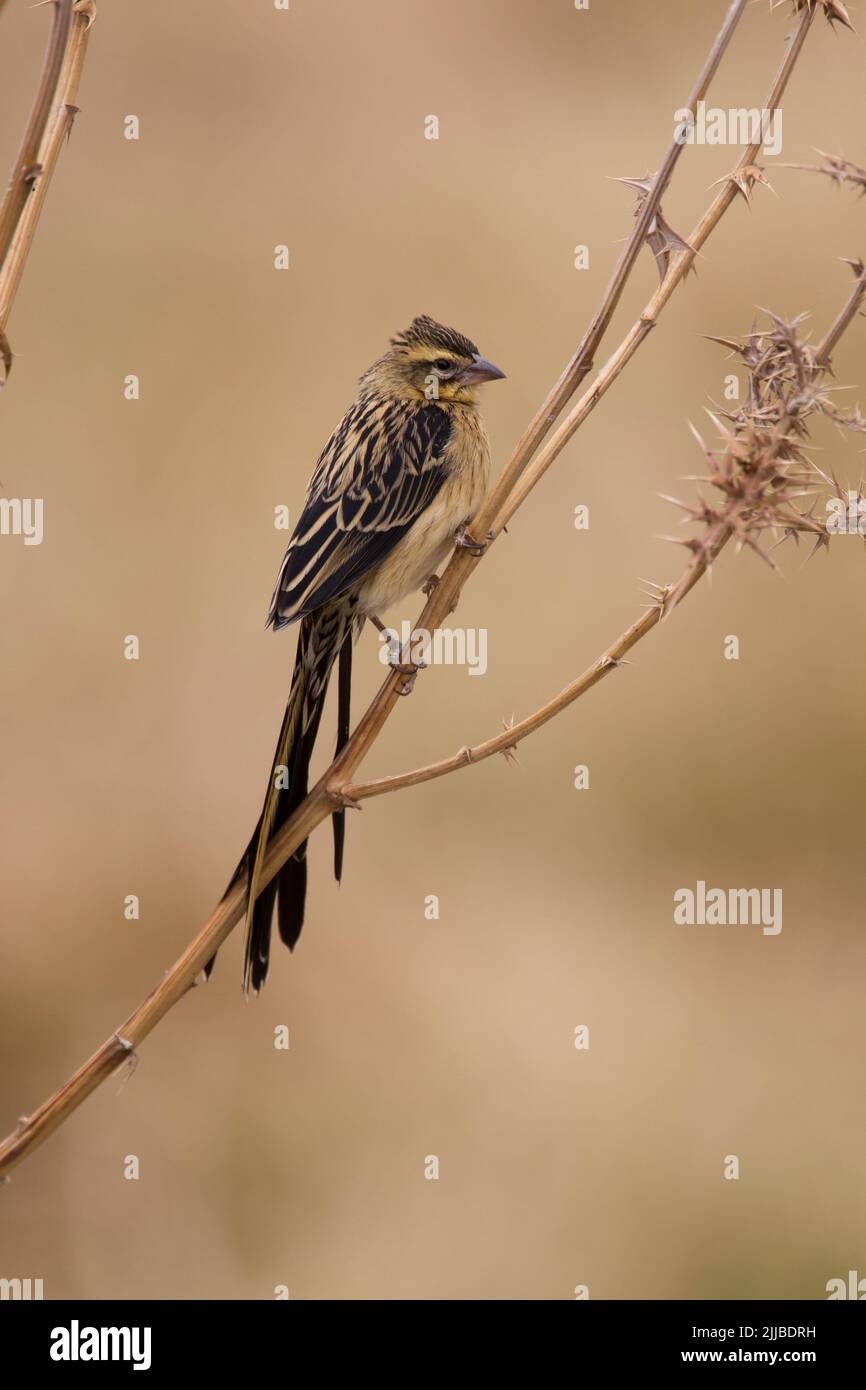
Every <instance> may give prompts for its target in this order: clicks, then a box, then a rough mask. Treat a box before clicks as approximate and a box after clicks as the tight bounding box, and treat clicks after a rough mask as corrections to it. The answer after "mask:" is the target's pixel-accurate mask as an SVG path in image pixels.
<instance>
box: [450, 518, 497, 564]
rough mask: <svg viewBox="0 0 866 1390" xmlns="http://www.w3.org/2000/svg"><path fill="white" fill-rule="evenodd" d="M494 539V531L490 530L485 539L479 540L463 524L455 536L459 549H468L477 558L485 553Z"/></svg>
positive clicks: (455, 542)
mask: <svg viewBox="0 0 866 1390" xmlns="http://www.w3.org/2000/svg"><path fill="white" fill-rule="evenodd" d="M492 540H493V532H492V531H488V532H487V535H486V536H485V538H484V540H483V541H477V540H476V539H475V537H474V536H473V535H471V534H470V532H469V529H468V527H466V526H461V527H460V530H459V531H458V532H457V533H456V534H455V536H454V544H455V545H456V546H457V547H458V549H460V550H468V551H469V554H470V555H474V556H475V558H476V560H477V559H479V558H480V557H481V556H482V555H483V554H484V552H485V550H486V549H487V547H488V545H489V544H490V542H491V541H492Z"/></svg>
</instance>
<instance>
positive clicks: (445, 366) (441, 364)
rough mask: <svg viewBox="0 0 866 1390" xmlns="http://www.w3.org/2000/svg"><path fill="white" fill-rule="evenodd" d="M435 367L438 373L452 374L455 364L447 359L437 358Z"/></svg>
mask: <svg viewBox="0 0 866 1390" xmlns="http://www.w3.org/2000/svg"><path fill="white" fill-rule="evenodd" d="M433 366H434V368H435V369H436V371H437V372H450V370H451V368H452V366H453V363H452V362H450V361H449V359H448V358H447V357H437V358H436V361H435V362H434V363H433Z"/></svg>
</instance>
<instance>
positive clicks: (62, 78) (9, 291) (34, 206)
mask: <svg viewBox="0 0 866 1390" xmlns="http://www.w3.org/2000/svg"><path fill="white" fill-rule="evenodd" d="M94 14H95V10H94V7H93V5H92V3H88V4H81V3H80V2H79V3H78V4H76V5H75V6H74V7H73V14H72V22H71V25H70V28H69V34H68V41H67V43H66V47H65V49H64V52H63V55H62V63H61V66H60V71H59V74H58V76H57V80H56V84H55V87H54V90H53V98H54V99H53V101H52V103H51V105H52V109H53V115H51V117H50V119H49V122H48V127H47V131H46V133H45V136H44V139H43V142H42V145H41V147H40V150H39V160H38V163H39V166H40V169H39V173H38V174H37V175H36V177H35V180H34V182H33V187H32V190H31V192H30V196H29V197H28V198H27V201H26V202H25V203H24V207H23V211H22V212H21V215H20V217H19V218H18V221H17V225H16V227H15V230H14V234H13V236H12V240H11V244H10V246H9V249H8V254H7V255H6V258H5V260H4V261H3V263H2V266H0V334H3V333H4V332H5V329H6V324H7V322H8V319H9V313H10V310H11V308H12V304H13V302H14V300H15V295H16V294H17V292H18V286H19V285H20V283H21V277H22V275H23V273H24V267H25V265H26V263H27V257H28V255H29V254H30V248H31V246H32V245H33V238H34V236H35V233H36V227H37V224H38V222H39V215H40V213H41V211H42V206H43V203H44V202H45V195H46V193H47V192H48V185H49V183H50V182H51V176H52V174H53V173H54V169H55V167H56V165H57V160H58V158H59V156H60V151H61V149H62V148H63V142H64V140H65V139H66V137H67V135H68V134H69V132H70V130H71V129H72V122H73V121H74V119H75V114H76V111H77V107H76V105H75V99H76V97H77V95H78V84H79V81H80V78H81V69H82V66H83V63H84V55H85V52H86V49H87V37H88V33H89V30H90V28H91V25H92V24H93V19H94Z"/></svg>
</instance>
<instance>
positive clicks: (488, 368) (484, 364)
mask: <svg viewBox="0 0 866 1390" xmlns="http://www.w3.org/2000/svg"><path fill="white" fill-rule="evenodd" d="M504 376H505V373H504V372H501V371H500V370H499V368H498V367H494V365H493V363H492V362H488V361H487V358H486V357H479V355H478V353H477V352H476V354H475V356H474V358H473V359H472V365H471V366H469V367H464V368H463V371H462V372H461V373H460V376H459V381H460V382H461V384H466V385H469V384H477V383H478V382H479V381H499V380H500V379H501V378H502V377H504Z"/></svg>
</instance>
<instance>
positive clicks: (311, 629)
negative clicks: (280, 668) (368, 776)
mask: <svg viewBox="0 0 866 1390" xmlns="http://www.w3.org/2000/svg"><path fill="white" fill-rule="evenodd" d="M352 611H353V605H348V604H346V603H345V602H343V603H339V604H338V603H335V604H332V605H326V606H325V607H323V608H320V609H317V610H316V612H315V613H311V614H309V615H308V616H307V617H305V618H303V619H302V621H301V630H300V633H299V636H298V650H297V654H296V656H295V666H294V671H293V673H292V685H291V689H290V691H289V698H288V701H287V704H286V712H285V715H284V716H283V724H282V728H281V729H280V738H279V742H278V743H277V750H276V753H275V755H274V760H273V763H272V766H271V775H270V781H269V783H268V792H267V796H266V798H265V804H264V808H263V810H262V814H261V816H260V817H259V820H258V823H257V825H256V829H255V831H254V833H253V836H252V839H251V840H250V843H249V845H248V846H247V849H246V850H245V852H244V856H243V858H242V859H241V862H240V864H239V865H238V869H237V871H236V873H235V877H234V879H233V880H232V882H233V883H234V882H236V881H237V879H238V877H239V876H241V875H242V874H244V873H245V874H246V875H247V877H248V881H249V884H250V887H251V889H252V891H253V892H254V893H255V892H256V887H257V880H258V874H259V871H260V867H261V862H262V859H263V851H264V848H265V843H264V842H265V841H267V842H270V840H271V839H272V838H273V835H274V834H275V833H276V831H277V830H279V828H280V827H281V826H282V825H284V824H285V822H286V821H287V820H288V819H289V817H290V816H291V815H292V814H293V812H294V811H295V810H297V808H298V806H299V805H300V804H301V802H302V801H303V800H304V797H305V796H306V795H307V790H308V786H309V769H310V759H311V758H312V755H313V747H314V745H315V742H316V735H317V733H318V731H319V724H320V722H321V718H322V710H323V708H324V704H325V695H326V694H327V689H328V681H329V678H330V675H331V669H332V667H333V665H334V661H335V660H336V658H337V654H338V652H340V651H341V649H342V646H343V643H344V639H345V638H346V637H347V635H348V636H349V637H350V636H351V630H352ZM341 672H342V659H341ZM341 699H342V697H341ZM341 708H342V704H341ZM280 767H285V768H286V770H287V774H288V776H287V778H284V781H287V782H288V786H284V785H277V781H276V772H277V768H280ZM306 852H307V843H306V841H304V843H303V844H302V845H299V846H298V848H297V849H296V850H295V852H294V854H293V855H292V856H291V858H290V859H288V860H287V862H286V863H285V864H284V865H283V866H282V868H281V869H280V870H279V872H278V873H277V874H276V875H275V877H274V878H273V879H272V880H271V881H270V883H268V884H266V885H265V887H263V888H260V889H259V890H258V892H257V893H256V896H255V902H254V903H253V904H252V906H250V905H249V904H248V906H247V940H246V949H245V958H244V988H245V989H247V990H250V989H252V990H254V991H255V992H258V991H259V990H260V989H261V987H262V985H263V984H264V983H265V980H266V978H267V973H268V963H269V956H270V943H271V924H272V921H273V915H274V906H275V904H276V907H277V923H278V927H279V932H280V937H281V938H282V940H283V941H284V942H285V943H286V945H287V946H288V947H289V949H290V950H291V949H292V948H293V947H294V946H295V944H296V942H297V940H298V937H299V936H300V934H301V928H302V926H303V922H304V903H305V898H306V889H307V863H306ZM208 973H209V971H208Z"/></svg>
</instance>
